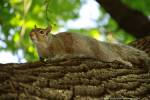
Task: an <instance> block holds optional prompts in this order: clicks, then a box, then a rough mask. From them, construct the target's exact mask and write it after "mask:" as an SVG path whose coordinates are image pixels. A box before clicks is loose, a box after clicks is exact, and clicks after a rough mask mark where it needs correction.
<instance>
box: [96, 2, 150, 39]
mask: <svg viewBox="0 0 150 100" xmlns="http://www.w3.org/2000/svg"><path fill="white" fill-rule="evenodd" d="M96 1H97V2H98V3H99V4H100V5H102V7H104V9H105V10H106V11H107V12H108V13H109V14H110V15H111V17H112V18H113V19H114V20H116V21H117V23H118V24H119V26H120V27H121V28H122V29H124V30H125V31H126V32H128V33H130V34H132V35H134V36H135V37H137V38H141V37H144V36H147V35H150V20H149V19H148V17H147V16H145V15H144V14H143V13H141V12H139V11H137V10H134V9H131V8H129V7H128V6H127V5H125V4H124V3H122V2H121V0H96Z"/></svg>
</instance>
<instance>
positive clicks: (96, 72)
mask: <svg viewBox="0 0 150 100" xmlns="http://www.w3.org/2000/svg"><path fill="white" fill-rule="evenodd" d="M0 67H1V68H0V100H6V99H7V100H12V99H19V100H43V99H44V100H45V99H46V100H87V99H88V100H89V99H90V100H99V99H100V98H101V99H104V98H107V99H108V98H119V99H120V98H134V99H137V98H140V99H144V98H150V97H149V92H148V91H150V80H149V79H150V73H149V72H147V70H145V69H144V68H139V67H135V66H134V67H128V66H124V65H121V64H119V63H117V62H113V63H106V62H101V61H97V60H95V59H81V58H76V59H63V60H56V61H50V62H47V63H41V62H34V63H24V64H0Z"/></svg>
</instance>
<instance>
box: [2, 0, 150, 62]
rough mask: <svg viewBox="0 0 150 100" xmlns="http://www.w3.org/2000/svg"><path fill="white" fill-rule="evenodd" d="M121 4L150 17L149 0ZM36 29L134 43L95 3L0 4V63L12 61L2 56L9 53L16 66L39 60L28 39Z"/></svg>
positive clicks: (36, 0)
mask: <svg viewBox="0 0 150 100" xmlns="http://www.w3.org/2000/svg"><path fill="white" fill-rule="evenodd" d="M122 1H123V3H125V4H127V5H128V6H129V7H131V8H133V9H136V10H139V11H141V12H142V13H143V14H144V15H145V16H149V15H150V7H149V5H150V0H144V1H142V2H141V0H122ZM34 25H37V26H38V27H41V28H45V27H47V26H48V25H51V26H52V27H53V30H52V33H57V32H61V31H70V32H78V33H81V34H87V35H89V36H92V37H94V38H96V39H99V40H102V41H108V42H122V43H129V42H130V41H132V40H133V39H134V37H133V36H131V35H130V34H128V33H126V32H125V31H124V30H122V29H120V28H119V26H118V25H117V23H116V22H115V21H114V20H113V19H112V18H111V17H110V15H109V14H108V13H107V12H106V11H105V10H104V9H103V7H101V5H99V4H98V3H97V2H96V1H95V0H1V1H0V56H1V59H6V60H7V61H8V62H9V58H6V57H3V55H2V54H1V52H9V53H11V54H12V55H13V56H15V57H17V60H16V62H25V61H35V60H38V56H37V52H36V50H35V47H34V45H33V43H32V42H31V40H30V38H29V32H30V31H31V29H32V28H34ZM22 59H24V60H22ZM10 62H11V61H10ZM0 63H3V62H2V61H0Z"/></svg>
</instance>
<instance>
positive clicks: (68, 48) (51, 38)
mask: <svg viewBox="0 0 150 100" xmlns="http://www.w3.org/2000/svg"><path fill="white" fill-rule="evenodd" d="M51 29H52V27H47V28H45V29H42V28H37V27H35V29H32V31H31V32H30V38H31V40H32V41H33V43H34V44H35V46H36V48H37V52H38V55H39V58H40V60H43V59H45V58H55V57H62V56H64V57H65V56H66V57H67V56H76V57H78V56H79V57H88V58H95V59H98V60H101V61H104V62H113V61H118V62H120V63H122V64H125V65H127V66H132V65H133V64H142V65H146V64H147V62H146V61H150V60H149V59H150V58H149V56H148V55H147V54H146V53H145V52H144V51H142V50H138V49H136V48H134V47H131V46H128V45H125V44H113V43H107V42H101V41H98V40H96V39H94V38H92V37H88V36H83V35H81V34H78V33H71V32H60V33H58V34H56V35H53V34H49V33H50V32H51Z"/></svg>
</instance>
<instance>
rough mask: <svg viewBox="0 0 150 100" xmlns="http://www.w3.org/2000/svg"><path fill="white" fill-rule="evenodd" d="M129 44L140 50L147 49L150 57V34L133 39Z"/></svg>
mask: <svg viewBox="0 0 150 100" xmlns="http://www.w3.org/2000/svg"><path fill="white" fill-rule="evenodd" d="M129 45H130V46H133V47H135V48H137V49H139V50H142V51H145V52H146V53H147V54H148V55H149V57H150V36H146V37H144V38H141V39H138V40H136V41H133V42H131V43H129Z"/></svg>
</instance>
